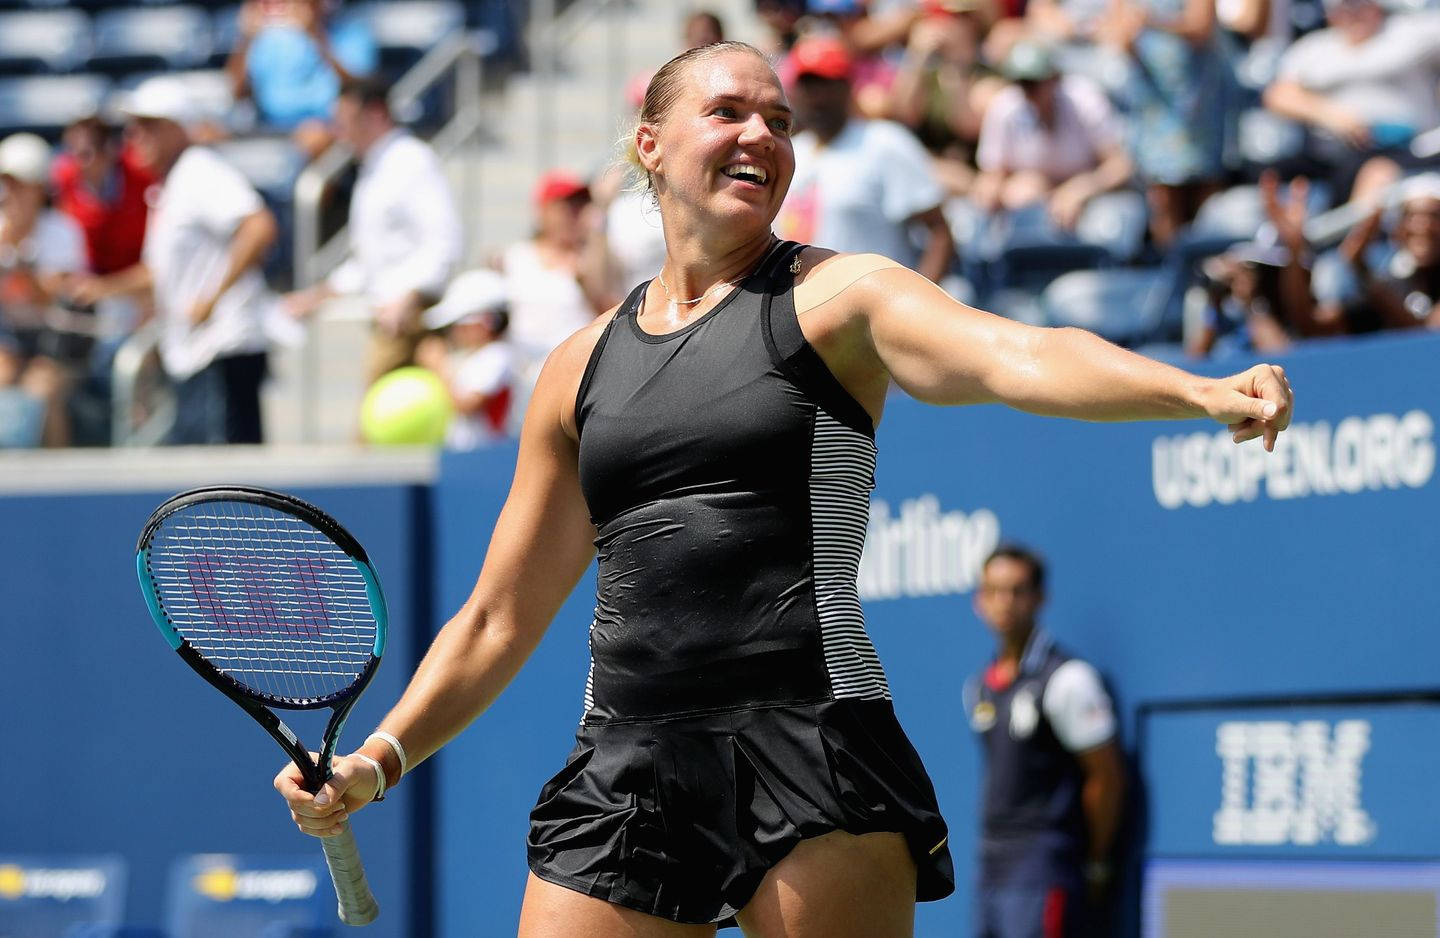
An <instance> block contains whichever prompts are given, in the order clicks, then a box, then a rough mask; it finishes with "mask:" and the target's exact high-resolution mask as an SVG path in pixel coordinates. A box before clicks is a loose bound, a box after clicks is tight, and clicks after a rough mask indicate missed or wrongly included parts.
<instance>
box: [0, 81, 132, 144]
mask: <svg viewBox="0 0 1440 938" xmlns="http://www.w3.org/2000/svg"><path fill="white" fill-rule="evenodd" d="M110 87H111V82H110V79H108V78H106V77H104V76H103V75H36V76H33V77H30V78H0V134H10V133H14V132H16V131H20V130H29V131H34V132H35V133H38V134H41V135H42V136H46V137H49V138H50V139H52V140H53V139H56V138H58V137H59V135H60V131H61V130H63V129H64V128H65V125H67V124H69V123H70V122H71V121H74V120H78V119H79V118H82V117H87V116H89V115H91V114H97V113H99V112H100V107H101V105H102V104H103V103H104V101H105V95H106V94H107V93H108V92H109V90H110Z"/></svg>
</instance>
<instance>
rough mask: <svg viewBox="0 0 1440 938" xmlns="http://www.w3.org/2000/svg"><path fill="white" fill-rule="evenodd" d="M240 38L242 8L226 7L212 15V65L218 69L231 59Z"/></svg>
mask: <svg viewBox="0 0 1440 938" xmlns="http://www.w3.org/2000/svg"><path fill="white" fill-rule="evenodd" d="M239 38H240V7H238V6H224V7H221V8H220V9H218V10H216V11H215V12H214V13H211V14H210V64H211V65H213V66H216V67H217V68H218V67H220V66H222V65H224V64H225V60H226V59H228V58H230V50H231V49H233V48H235V43H236V41H237V40H239Z"/></svg>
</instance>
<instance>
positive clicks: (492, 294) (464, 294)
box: [425, 268, 510, 329]
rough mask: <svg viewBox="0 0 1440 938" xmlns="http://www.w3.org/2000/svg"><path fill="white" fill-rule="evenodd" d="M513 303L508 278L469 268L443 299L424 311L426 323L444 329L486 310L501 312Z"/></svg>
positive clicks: (446, 292)
mask: <svg viewBox="0 0 1440 938" xmlns="http://www.w3.org/2000/svg"><path fill="white" fill-rule="evenodd" d="M509 303H510V296H509V294H508V293H507V292H506V290H505V278H504V277H502V276H500V275H499V274H497V273H496V272H495V271H493V270H485V269H483V268H482V269H480V270H467V271H465V272H464V273H463V274H461V275H460V276H458V277H456V278H455V279H454V280H452V281H450V286H449V287H448V288H446V290H445V295H444V296H442V297H441V298H440V302H438V303H436V304H435V305H434V306H432V307H430V308H429V309H428V310H426V311H425V325H426V326H428V327H429V328H431V329H444V328H445V327H446V326H453V325H454V324H455V323H457V322H460V321H461V320H464V319H467V318H470V317H472V316H478V315H481V314H483V313H492V312H499V311H500V310H503V309H505V307H506V306H508V305H509Z"/></svg>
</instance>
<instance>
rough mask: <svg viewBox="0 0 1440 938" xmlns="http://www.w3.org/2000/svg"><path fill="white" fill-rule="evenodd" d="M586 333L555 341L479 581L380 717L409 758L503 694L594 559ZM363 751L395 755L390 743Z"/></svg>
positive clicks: (427, 750) (426, 751) (416, 758)
mask: <svg viewBox="0 0 1440 938" xmlns="http://www.w3.org/2000/svg"><path fill="white" fill-rule="evenodd" d="M588 334H589V333H588V331H587V332H586V333H581V334H580V335H578V336H576V337H575V338H573V339H571V340H570V341H569V342H567V343H566V344H565V345H562V346H561V347H560V348H559V349H557V350H556V352H555V353H554V354H553V355H552V356H551V358H550V360H549V361H548V362H547V363H546V365H545V368H544V370H543V371H542V372H541V375H540V380H539V382H538V383H537V385H536V387H535V394H534V397H533V398H532V399H531V403H530V409H529V411H528V412H527V413H526V416H525V425H524V429H523V430H522V431H521V435H520V455H519V459H518V462H517V463H516V467H515V481H514V483H513V484H512V485H511V488H510V494H509V497H508V498H507V499H506V501H505V507H504V508H503V509H502V510H501V512H500V518H499V520H498V521H497V522H496V525H495V531H494V534H493V535H492V536H491V539H490V547H489V550H488V551H487V552H486V555H485V563H484V565H483V566H482V567H481V570H480V576H479V578H478V580H477V581H476V583H475V588H474V590H473V591H472V592H471V594H470V598H469V599H468V600H466V602H465V604H464V605H463V606H462V607H461V608H460V611H459V612H457V613H456V614H455V616H454V617H453V618H452V619H451V620H450V621H449V622H448V623H446V625H445V627H444V628H442V629H441V630H440V634H439V635H438V636H436V638H435V641H434V643H433V644H432V645H431V646H430V650H429V651H428V652H427V653H426V655H425V658H424V659H423V660H422V661H421V662H420V666H419V668H418V669H416V671H415V676H414V677H413V678H411V680H410V685H409V687H407V688H406V690H405V693H404V695H403V696H402V697H401V698H400V701H399V703H397V704H396V705H395V707H394V709H392V710H391V711H390V713H389V715H387V716H386V717H385V719H384V720H383V721H382V722H381V724H380V728H381V729H383V730H385V731H386V732H389V733H393V734H394V735H395V736H397V737H399V738H400V739H401V740H402V741H403V743H404V746H405V750H406V753H407V755H408V756H409V758H410V762H411V764H412V765H413V764H415V763H418V762H420V761H421V760H423V759H425V758H428V757H429V756H430V755H432V754H433V753H434V752H435V751H436V750H438V749H439V748H440V747H441V746H442V745H444V744H445V743H446V742H447V741H449V740H450V739H451V738H452V737H454V736H455V735H456V734H457V733H459V732H460V731H461V730H462V729H464V728H465V727H466V726H467V725H468V724H469V723H470V721H471V720H473V719H475V717H476V716H478V715H479V714H480V713H481V712H483V711H484V710H485V709H486V708H487V707H488V706H489V705H490V704H491V703H492V702H493V701H494V700H495V698H496V697H497V696H499V694H500V692H501V691H502V690H503V689H504V688H505V686H506V685H507V684H509V683H510V681H511V679H512V678H514V677H515V675H516V673H517V672H518V671H519V670H520V666H521V665H522V664H524V662H525V660H526V659H527V658H529V656H530V653H531V652H533V651H534V650H535V646H536V645H538V644H539V642H540V639H541V637H542V636H543V635H544V633H545V630H546V628H548V626H549V624H550V620H551V619H552V618H553V617H554V615H555V613H556V612H557V611H558V610H559V608H560V605H561V604H562V603H563V602H564V601H565V598H566V597H567V596H568V595H569V594H570V591H571V589H573V588H574V586H575V584H576V582H577V581H578V580H579V579H580V576H581V574H583V573H584V572H585V567H586V566H587V565H588V564H589V563H590V558H591V556H592V555H593V553H594V548H593V546H592V541H593V540H594V538H595V528H594V526H593V525H591V523H590V515H589V511H588V509H587V508H586V506H585V500H584V497H583V496H582V495H581V492H580V479H579V467H578V459H577V450H578V445H577V443H576V441H575V440H574V439H573V438H572V437H571V436H570V435H569V434H568V433H567V431H566V429H565V423H564V421H567V420H568V419H569V418H568V415H567V414H565V413H564V412H565V411H566V410H568V409H569V408H571V407H573V405H574V401H575V392H576V389H577V387H578V384H579V377H580V370H581V369H582V368H583V362H584V355H582V354H579V352H580V350H579V349H578V348H577V346H579V345H581V344H588V345H593V343H594V340H593V338H592V339H590V340H589V342H588V343H586V342H584V339H585V337H586V336H587V335H588ZM577 340H580V341H577ZM577 362H578V363H579V366H580V367H578V368H577V367H576V364H577ZM372 750H373V751H372ZM362 751H363V752H365V753H366V754H367V755H370V756H372V757H374V758H377V759H382V764H386V763H385V762H384V761H383V760H386V759H389V760H391V764H393V757H392V756H391V754H390V752H389V750H388V747H387V746H385V745H384V744H383V743H380V744H376V743H370V744H368V746H367V747H366V748H364V749H362ZM390 767H391V766H390V764H387V768H390ZM397 768H398V767H397Z"/></svg>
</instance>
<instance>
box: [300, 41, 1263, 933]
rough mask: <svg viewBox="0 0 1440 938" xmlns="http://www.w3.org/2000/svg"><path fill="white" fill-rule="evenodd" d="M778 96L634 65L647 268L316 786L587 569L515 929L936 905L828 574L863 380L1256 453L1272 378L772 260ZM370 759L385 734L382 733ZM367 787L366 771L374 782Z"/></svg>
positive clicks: (852, 477)
mask: <svg viewBox="0 0 1440 938" xmlns="http://www.w3.org/2000/svg"><path fill="white" fill-rule="evenodd" d="M790 129H791V115H790V108H789V107H788V106H787V105H786V101H785V95H784V92H783V91H782V89H781V86H780V83H779V81H778V80H777V79H776V77H775V74H774V72H773V71H772V70H771V68H770V66H769V65H768V64H767V62H766V60H765V59H764V57H763V56H762V55H761V54H760V53H759V52H757V51H756V50H755V49H753V48H751V47H750V46H746V45H743V44H739V43H733V42H729V43H720V44H717V45H713V46H708V47H705V48H702V49H696V50H691V51H689V52H686V53H684V54H682V55H680V56H679V57H677V58H675V59H674V60H672V61H671V62H669V63H668V64H666V65H665V66H664V67H663V68H661V69H660V70H659V71H658V72H657V73H656V74H655V77H654V79H653V80H652V81H651V83H650V86H649V90H648V91H647V93H646V96H645V104H644V107H643V109H642V111H641V117H640V121H639V124H638V127H637V128H636V130H635V134H634V150H635V158H636V159H637V160H638V163H639V165H640V166H641V167H642V168H643V169H644V171H645V172H646V174H647V175H648V178H649V180H650V185H651V188H652V189H653V191H654V194H655V197H656V198H657V200H658V203H659V206H660V212H661V217H662V220H663V223H664V229H665V242H666V249H667V256H666V259H665V263H664V266H663V267H662V269H661V270H660V271H659V274H658V275H657V276H656V278H655V279H654V280H652V281H650V282H649V283H648V284H644V285H642V286H640V287H638V288H637V289H636V290H635V292H634V293H633V294H632V295H631V296H630V297H629V298H628V299H627V300H626V301H625V302H624V303H622V304H621V305H620V306H619V307H617V308H616V309H615V310H612V311H611V312H610V313H608V314H606V315H605V316H603V317H602V318H601V319H599V320H597V321H596V323H595V324H593V325H591V326H588V327H586V328H585V329H583V330H581V331H580V332H578V333H576V334H575V335H574V336H573V337H571V338H570V339H569V340H567V341H566V342H565V343H564V344H563V345H562V346H560V347H559V348H558V349H556V351H555V352H554V353H553V354H552V355H551V356H550V358H549V360H548V361H547V363H546V365H545V367H544V369H543V371H542V373H541V376H540V379H539V384H538V386H537V387H536V390H535V396H534V398H533V400H532V401H531V404H530V408H529V411H528V414H527V416H526V420H525V427H524V430H523V432H522V435H521V440H520V455H519V464H518V466H517V470H516V474H515V481H514V484H513V487H512V489H511V491H510V494H509V498H508V500H507V502H506V504H505V507H504V509H503V510H502V512H501V514H500V518H499V521H498V522H497V524H496V527H495V532H494V535H493V538H492V540H491V543H490V548H489V553H488V555H487V556H486V559H485V563H484V566H483V569H482V570H481V571H480V576H479V580H478V582H477V583H476V586H475V589H474V592H473V593H472V594H471V596H470V598H469V600H468V601H467V602H466V603H465V605H464V606H463V608H461V610H460V611H459V612H458V613H457V614H456V615H455V617H454V618H453V619H452V620H451V621H450V622H449V623H448V624H447V625H446V626H445V627H444V629H443V630H442V631H441V633H440V634H439V636H438V637H437V638H436V640H435V643H434V645H433V646H432V647H431V649H430V651H429V653H428V654H427V655H426V656H425V659H424V661H423V662H421V664H420V667H419V669H418V671H417V672H416V674H415V676H414V678H413V679H412V681H411V683H410V686H409V688H408V689H407V690H406V691H405V694H404V695H403V696H402V697H401V699H400V701H399V703H398V704H397V705H396V706H395V708H394V709H393V710H392V711H391V712H390V714H389V715H388V716H386V718H385V720H384V721H383V722H382V724H381V727H380V730H379V735H376V736H372V737H371V738H370V739H368V740H367V741H366V743H365V744H364V745H363V746H362V747H361V749H360V750H358V752H357V754H355V755H352V756H350V757H348V758H343V759H337V760H336V766H337V771H336V774H335V777H334V778H333V779H332V780H331V782H330V783H329V784H327V785H326V786H325V788H324V789H323V790H322V791H321V792H320V793H319V794H318V795H317V796H316V797H313V798H312V797H311V796H310V795H309V794H306V793H305V792H303V791H301V790H300V788H299V786H298V784H297V783H298V782H299V778H298V773H297V772H295V771H294V770H293V769H288V768H287V769H286V770H283V771H282V772H281V773H280V774H279V776H277V778H276V787H277V788H278V789H279V790H280V792H281V793H282V794H283V795H284V797H285V798H286V800H287V802H288V804H289V807H290V809H291V812H292V816H293V818H294V820H295V822H296V823H297V824H298V825H299V827H300V829H301V830H303V831H305V832H306V833H309V834H313V835H316V836H320V837H324V836H327V835H328V834H331V833H333V832H334V831H335V825H336V823H337V822H338V820H339V819H341V818H343V817H345V816H347V814H348V813H353V812H354V811H355V810H357V809H359V808H360V807H362V806H363V805H365V804H366V803H368V802H369V801H371V800H372V798H373V797H374V796H375V795H376V793H377V788H383V786H385V785H394V784H395V783H397V782H398V781H399V777H400V775H401V774H402V773H403V770H404V765H405V763H406V761H407V758H408V764H410V765H413V764H415V763H416V762H419V761H420V760H422V759H424V758H426V757H428V756H429V755H431V754H432V753H434V752H435V751H436V750H437V749H439V748H440V746H441V745H443V744H444V743H445V742H446V741H447V740H449V739H450V738H451V737H453V736H454V735H456V734H457V733H459V732H460V731H461V729H463V728H464V727H465V726H466V725H467V724H468V723H469V722H470V721H471V720H472V719H474V718H475V717H476V716H477V715H478V714H479V713H481V712H482V711H483V710H484V709H485V708H486V707H487V706H488V705H489V704H490V702H491V701H492V700H494V699H495V697H496V695H498V694H499V693H500V691H501V689H502V688H503V687H504V686H505V685H506V683H507V682H509V681H510V679H511V678H513V677H514V676H515V674H516V672H517V671H518V670H519V669H520V666H521V664H522V663H523V662H524V661H525V659H526V657H527V656H528V655H529V654H530V653H531V651H532V650H533V649H534V648H535V646H536V644H537V643H538V642H539V640H540V637H541V635H542V633H543V632H544V631H545V629H546V627H547V625H548V624H549V622H550V619H551V617H552V616H553V615H554V614H555V612H556V611H557V610H558V609H559V607H560V604H561V602H562V601H563V600H564V599H565V597H566V596H567V594H568V593H569V592H570V590H571V589H572V587H573V586H574V585H575V583H576V581H577V580H578V579H579V577H580V576H581V574H582V573H583V572H584V570H585V568H586V566H587V565H588V564H589V562H590V559H591V557H592V556H594V555H595V553H596V551H597V550H598V554H599V576H598V583H597V601H596V607H595V621H594V625H593V626H592V627H591V632H590V646H591V674H590V679H589V680H588V681H587V683H586V688H585V716H584V718H583V720H582V722H581V725H580V728H579V730H578V732H577V737H576V745H575V748H574V750H573V752H572V753H571V756H570V759H569V760H568V762H567V764H566V765H565V766H564V768H563V769H562V770H561V771H560V772H559V773H558V774H557V775H556V776H555V777H554V778H553V779H551V780H550V781H549V782H548V783H547V784H546V785H545V786H544V788H543V789H542V791H541V793H540V797H539V801H538V803H537V804H536V806H535V809H534V811H533V813H532V815H531V826H530V834H529V859H530V869H531V876H530V878H529V881H528V885H527V889H526V894H525V900H524V904H523V907H522V910H521V915H520V926H519V933H520V935H521V938H573V936H576V935H585V936H587V938H620V936H630V938H634V936H642V938H681V936H703V935H714V933H715V929H716V927H717V924H724V923H728V922H730V921H731V920H737V921H738V924H739V925H740V926H741V927H742V928H743V929H744V930H745V933H746V934H748V935H751V936H757V938H779V936H782V935H783V936H791V938H846V936H853V938H896V936H904V935H909V934H911V932H912V928H913V919H914V911H915V902H916V901H917V899H918V900H926V899H937V898H940V897H942V896H944V895H947V894H948V893H949V892H950V891H951V890H952V889H953V874H952V870H951V863H950V856H949V852H948V850H947V849H946V830H945V825H944V822H943V821H942V820H941V818H940V815H939V812H938V810H937V809H936V804H935V795H934V791H933V789H932V787H931V784H930V781H929V779H928V777H927V776H926V774H925V770H924V768H923V767H922V766H921V765H920V762H919V759H918V758H917V757H916V754H915V751H914V749H913V748H911V746H910V744H909V742H908V741H907V740H906V738H905V735H904V733H903V732H902V731H901V729H900V727H899V726H898V725H897V723H896V721H895V716H894V713H893V712H892V709H891V705H890V691H889V688H888V686H887V685H886V681H885V675H884V672H883V671H882V670H881V668H880V665H879V662H878V661H877V660H876V657H875V652H874V649H873V647H872V646H871V643H870V641H869V639H868V638H867V636H866V633H865V629H864V624H863V620H862V616H861V611H860V603H859V597H858V594H857V591H856V585H855V576H856V570H857V566H858V563H859V558H860V551H861V546H862V544H863V541H864V537H865V525H866V517H867V508H868V498H869V491H870V488H871V485H872V479H873V472H874V460H875V447H874V427H875V423H876V422H877V421H878V420H879V418H880V414H881V410H882V408H883V406H884V403H885V396H886V393H887V391H888V390H889V387H890V385H891V383H892V382H893V383H895V384H898V385H900V387H901V388H903V389H904V390H905V391H907V392H909V393H910V394H912V395H913V396H915V397H917V398H919V399H921V400H923V401H929V402H933V403H936V404H968V403H978V402H982V401H1000V402H1004V403H1006V404H1009V405H1011V406H1013V407H1017V408H1020V409H1022V410H1026V411H1030V412H1033V413H1039V414H1052V415H1057V416H1067V417H1077V418H1081V419H1087V420H1143V419H1161V418H1164V419H1170V418H1179V417H1210V418H1212V419H1215V420H1218V421H1220V422H1221V423H1225V424H1228V425H1229V426H1230V429H1231V430H1232V431H1233V433H1234V438H1235V440H1236V441H1237V442H1240V441H1244V440H1249V439H1252V438H1255V437H1261V436H1263V437H1264V445H1265V446H1266V448H1267V449H1268V448H1272V447H1273V445H1274V441H1275V437H1276V435H1277V434H1278V433H1280V432H1281V431H1282V430H1283V429H1284V428H1285V427H1286V426H1287V425H1288V423H1289V420H1290V411H1291V394H1290V389H1289V387H1288V385H1287V382H1286V379H1285V375H1284V373H1283V372H1282V371H1281V370H1280V369H1279V368H1275V367H1271V366H1268V365H1264V366H1258V367H1256V368H1253V369H1251V370H1249V371H1247V372H1245V373H1244V374H1241V375H1236V376H1234V377H1231V378H1226V379H1221V380H1212V379H1207V378H1199V377H1195V376H1193V375H1189V374H1186V373H1184V372H1182V371H1179V370H1176V369H1174V368H1170V367H1167V366H1165V365H1161V364H1158V363H1156V362H1153V361H1150V360H1148V359H1145V358H1142V357H1140V356H1138V355H1134V354H1131V353H1130V352H1126V351H1123V350H1121V349H1119V348H1116V347H1114V346H1112V345H1109V344H1107V343H1105V342H1103V341H1101V340H1100V339H1098V338H1096V337H1095V336H1093V335H1090V334H1088V333H1086V332H1082V331H1078V330H1074V329H1054V330H1051V329H1039V328H1032V327H1029V326H1025V325H1021V324H1018V323H1015V322H1011V321H1008V320H1006V319H1003V318H1000V317H998V316H992V315H990V314H988V313H985V312H981V311H979V310H976V309H972V308H970V307H967V306H964V305H962V304H960V303H957V302H955V301H954V300H952V299H950V298H949V297H948V296H946V295H945V293H943V292H942V291H940V290H939V289H937V288H936V287H935V286H933V285H932V284H931V283H930V282H929V281H927V280H925V279H924V278H923V277H921V276H919V275H918V274H916V273H913V272H912V271H910V270H907V269H905V268H902V267H900V266H899V265H897V264H896V263H894V262H892V261H890V260H887V259H886V258H883V257H876V256H870V255H844V254H836V253H834V252H831V251H827V250H825V249H823V248H819V247H806V246H800V245H792V244H788V243H782V242H777V241H776V239H775V237H774V236H773V235H772V234H771V230H770V225H771V221H772V219H774V217H775V214H776V212H777V211H778V210H779V208H780V203H781V201H782V200H783V199H784V197H785V190H786V187H787V186H788V185H789V183H790V179H791V176H792V173H793V170H794V154H793V151H792V149H791V144H790V139H789V133H790ZM387 736H388V737H389V738H386V737H387ZM381 776H383V778H382V777H381Z"/></svg>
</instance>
